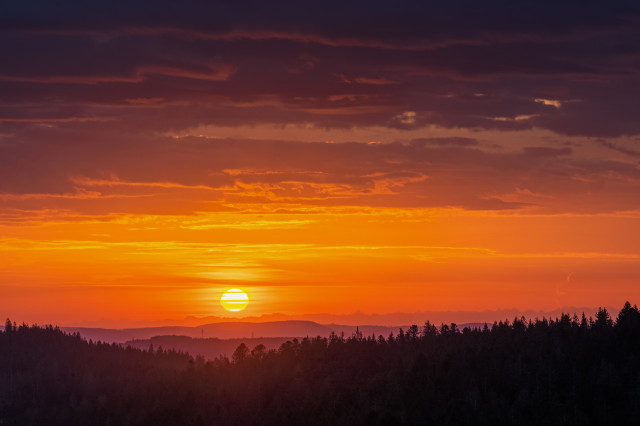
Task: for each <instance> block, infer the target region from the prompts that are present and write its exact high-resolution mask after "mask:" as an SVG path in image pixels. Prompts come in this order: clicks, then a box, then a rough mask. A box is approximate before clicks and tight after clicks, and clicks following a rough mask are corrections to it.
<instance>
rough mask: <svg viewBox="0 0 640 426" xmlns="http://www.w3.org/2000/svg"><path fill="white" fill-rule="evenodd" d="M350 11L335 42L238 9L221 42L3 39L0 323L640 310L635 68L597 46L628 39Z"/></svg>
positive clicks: (90, 32)
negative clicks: (240, 303)
mask: <svg viewBox="0 0 640 426" xmlns="http://www.w3.org/2000/svg"><path fill="white" fill-rule="evenodd" d="M381 4H382V3H381ZM193 7H196V6H193ZM198 7H200V6H198ZM202 7H204V6H202ZM211 7H214V6H211ZM219 7H222V6H219ZM225 7H226V6H225ZM229 7H231V6H229ZM309 7H311V6H309ZM371 7H372V8H376V7H382V6H380V5H378V4H377V3H376V5H372V6H371ZM387 7H388V6H387ZM347 9H348V7H347V6H345V12H344V13H345V15H344V16H346V17H348V16H351V17H352V18H353V19H352V20H348V21H349V22H351V23H352V22H357V23H358V24H357V25H355V24H354V25H351V24H350V25H349V26H347V27H342V26H341V24H340V23H336V24H335V25H333V26H327V27H324V26H322V25H320V26H317V25H307V24H309V23H308V22H307V24H305V25H302V24H300V25H292V24H291V22H289V21H288V20H286V19H283V18H282V17H281V16H276V15H273V16H271V15H270V14H271V13H273V12H271V11H265V17H264V21H261V23H256V22H254V21H252V20H246V19H247V18H246V16H245V15H244V12H243V11H238V10H236V9H233V10H230V11H227V12H228V13H226V14H221V13H216V14H212V15H211V16H213V17H215V16H227V17H229V19H228V20H226V21H225V22H224V23H218V24H219V25H218V26H216V25H214V22H212V21H211V22H210V21H209V20H208V21H207V22H206V23H203V22H201V21H200V20H198V19H196V17H197V16H199V14H201V15H202V16H209V15H207V13H208V11H200V12H198V11H195V10H192V11H188V10H187V11H186V12H185V11H182V12H180V13H183V12H184V13H185V15H184V16H182V15H181V16H182V18H180V19H178V17H175V16H174V15H166V16H165V15H163V13H162V12H161V11H159V12H158V15H157V16H156V15H149V16H147V15H146V14H142V15H139V14H137V11H135V10H134V11H132V12H131V13H132V14H131V15H126V14H123V15H122V16H120V15H119V16H120V17H116V16H115V15H114V16H109V17H104V19H102V18H101V19H98V18H97V17H96V16H93V15H91V16H84V15H82V14H78V13H76V12H74V11H72V10H68V11H49V12H47V13H44V12H43V13H44V14H43V15H40V12H38V10H33V11H31V10H30V11H24V14H23V15H24V19H22V18H21V19H17V18H16V20H14V21H12V22H14V23H13V24H12V25H13V26H12V27H11V29H8V30H7V31H6V32H3V33H2V34H0V57H11V58H13V60H12V61H3V63H2V64H0V292H1V297H0V314H1V315H5V316H8V317H11V318H12V319H16V320H18V321H27V322H40V323H45V322H46V323H49V322H53V323H58V324H79V323H83V322H90V323H92V324H97V325H105V326H109V325H113V324H119V325H122V324H124V325H126V324H134V323H136V324H137V323H140V322H141V321H142V322H144V321H163V320H182V319H184V318H185V317H188V316H196V317H207V316H229V317H233V318H243V317H256V316H260V315H271V314H274V313H282V314H289V315H292V316H293V317H296V316H304V315H308V314H319V313H327V314H349V313H352V312H354V311H356V310H358V311H362V312H364V313H366V314H386V313H392V312H415V311H470V312H475V311H477V312H481V311H486V310H500V309H512V308H513V309H516V310H520V311H526V310H535V311H550V310H555V309H558V308H563V307H597V306H618V307H619V306H621V305H622V304H623V303H624V301H626V300H630V301H631V302H632V303H640V286H639V285H638V284H639V283H640V244H639V243H638V241H640V163H639V161H638V160H639V158H640V150H639V149H638V146H639V143H640V126H639V125H638V120H637V117H638V116H639V115H638V114H640V110H639V109H638V103H637V99H638V97H640V92H639V89H638V88H639V87H640V84H637V83H638V81H639V79H638V71H637V63H638V62H637V58H636V59H635V62H634V59H633V58H634V57H635V56H633V55H632V54H631V53H629V52H627V54H622V53H620V52H621V50H620V49H622V48H620V49H614V48H610V47H607V46H618V44H619V43H622V42H623V41H624V40H627V39H628V35H629V32H630V31H631V32H633V31H636V32H637V26H635V27H629V26H627V24H626V21H625V20H624V19H622V18H619V17H618V16H617V15H612V16H608V15H607V17H605V16H602V19H603V22H599V21H598V20H597V19H586V20H584V21H583V20H582V18H583V17H581V15H580V14H571V15H567V16H564V15H562V16H560V15H561V14H560V15H554V16H550V15H548V16H547V15H545V16H543V17H538V18H539V19H534V20H532V21H531V22H529V21H526V22H528V24H526V25H525V24H522V25H520V26H519V28H513V27H512V26H505V25H502V24H500V19H501V18H500V17H501V16H502V15H500V14H499V13H489V11H488V12H487V14H488V15H487V16H486V18H487V19H478V17H476V16H466V15H460V16H458V11H454V10H449V11H447V10H448V9H447V7H444V6H443V9H442V10H440V11H438V12H437V13H440V14H443V15H442V16H439V15H438V16H436V17H435V18H433V19H434V21H433V22H432V24H431V25H426V24H425V25H420V26H419V27H413V26H411V25H409V24H410V23H407V24H406V25H409V26H406V25H404V24H402V22H403V21H402V19H403V18H402V16H406V15H401V16H398V17H396V18H397V19H395V20H394V21H393V22H386V21H385V22H382V21H384V20H385V19H386V18H385V17H386V16H387V13H379V14H376V13H371V16H366V17H360V16H359V14H360V12H359V11H356V10H350V9H348V10H347ZM185 10H186V9H185ZM376 10H377V9H376ZM63 12H64V13H63ZM241 12H242V13H241ZM299 12H300V11H299V10H297V9H296V10H294V11H292V12H291V13H292V14H293V15H295V14H296V13H299ZM494 12H497V11H494ZM56 13H61V14H63V16H64V19H63V20H61V19H57V18H56V17H55V16H56V15H55V14H56ZM176 13H178V12H176ZM300 13H301V12H300ZM415 13H418V11H416V12H415ZM434 13H435V12H434ZM513 13H515V12H513ZM530 13H535V11H529V12H527V14H525V15H523V16H529V15H530ZM30 14H33V16H32V15H30ZM50 14H52V15H51V16H50ZM418 14H419V13H418ZM23 15H21V16H23ZM352 15H353V16H352ZM356 15H357V16H358V19H355V17H356ZM432 15H433V13H427V14H426V15H425V16H423V17H422V18H424V19H425V20H426V21H425V22H427V21H428V20H429V19H431V17H432ZM454 15H455V16H456V19H453V18H451V17H452V16H454ZM61 16H62V15H61ZM125 16H126V17H127V18H126V19H125V18H124V17H125ZM313 16H314V14H313V13H311V14H306V13H305V14H302V15H300V21H299V22H301V23H305V22H306V21H305V20H306V19H313V18H312V17H313ZM420 16H422V15H420ZM433 16H435V15H433ZM310 17H311V18H310ZM509 17H510V18H509V19H511V15H509ZM36 18H37V19H36ZM360 18H361V19H360ZM436 18H437V19H436ZM605 18H606V19H605ZM30 19H33V22H31V23H30V21H29V20H30ZM94 19H96V21H95V22H94V21H93V20H94ZM212 19H214V18H212ZM554 19H556V20H557V21H555V20H554ZM48 20H50V21H48ZM120 20H122V21H120ZM380 20H382V21H380ZM494 20H497V21H495V22H494ZM543 20H546V21H544V25H543V24H542V23H540V22H543ZM45 21H46V22H45ZM369 21H371V22H369ZM379 21H380V22H379ZM38 22H39V23H40V24H37V23H38ZM47 22H48V23H47ZM345 22H347V21H345ZM444 23H446V25H444ZM45 24H46V25H45ZM441 24H442V25H441ZM39 25H42V27H39ZM87 25H89V26H88V27H87ZM601 25H602V27H601ZM330 28H332V29H330ZM372 28H384V31H382V30H381V31H380V32H379V33H378V32H376V31H372V30H371V29H372ZM602 28H606V31H603V30H602ZM569 34H570V35H569ZM596 45H597V46H600V47H599V48H598V49H596V50H593V51H591V50H589V49H591V47H592V46H596ZM20 52H30V54H29V55H24V54H21V53H20ZM634 64H635V65H634ZM229 288H241V289H244V290H245V291H247V292H248V293H249V296H250V299H251V303H250V304H249V306H248V307H247V308H246V309H245V310H244V311H242V312H239V313H233V314H232V313H229V312H225V311H224V310H223V308H222V307H221V305H220V303H219V299H220V296H221V294H222V293H223V292H224V291H225V290H227V289H229ZM425 319H426V318H425Z"/></svg>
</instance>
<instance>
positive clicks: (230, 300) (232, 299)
mask: <svg viewBox="0 0 640 426" xmlns="http://www.w3.org/2000/svg"><path fill="white" fill-rule="evenodd" d="M220 304H221V305H222V307H223V308H225V309H226V310H227V311H231V312H240V311H241V310H243V309H244V308H246V307H247V305H248V304H249V296H247V293H245V292H244V291H242V290H240V289H239V288H232V289H229V290H227V291H226V292H225V293H224V294H223V295H222V297H221V298H220Z"/></svg>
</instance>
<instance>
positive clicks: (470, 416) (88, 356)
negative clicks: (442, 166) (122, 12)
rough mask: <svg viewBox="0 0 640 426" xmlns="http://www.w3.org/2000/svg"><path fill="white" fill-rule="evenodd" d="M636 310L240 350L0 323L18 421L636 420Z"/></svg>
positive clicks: (639, 406) (1, 383) (3, 364)
mask: <svg viewBox="0 0 640 426" xmlns="http://www.w3.org/2000/svg"><path fill="white" fill-rule="evenodd" d="M639 421H640V312H638V309H637V308H636V307H635V306H634V307H631V306H630V305H629V304H626V305H625V307H624V308H623V309H622V310H621V311H620V313H619V315H618V316H617V318H616V319H615V321H613V320H612V318H611V317H610V316H609V314H608V312H607V311H606V310H604V309H601V310H599V311H598V312H597V314H596V318H595V319H587V318H585V317H584V316H583V317H582V318H578V317H577V316H574V317H570V316H568V315H562V316H561V317H560V318H557V319H555V320H546V319H542V320H536V321H533V322H531V321H525V320H524V319H523V318H520V319H517V318H516V319H514V320H513V321H512V322H509V321H506V322H500V323H495V324H493V327H492V328H489V327H483V328H482V329H476V330H472V329H470V328H464V329H462V330H460V329H459V327H457V326H456V325H455V324H450V325H444V324H443V325H442V326H440V327H436V326H434V325H433V324H431V323H429V322H427V323H425V324H424V326H423V327H418V326H411V327H410V328H409V329H408V330H401V331H400V332H398V333H397V334H396V335H389V336H377V337H375V336H365V335H363V334H362V333H359V332H358V333H356V334H354V335H352V336H349V337H347V338H345V337H341V336H338V335H335V334H334V335H331V336H330V337H328V338H323V337H320V338H311V339H309V338H305V339H302V340H298V339H294V340H292V341H287V342H285V343H283V344H282V345H281V346H280V347H279V348H278V349H277V350H268V349H267V348H266V347H264V346H261V345H259V346H257V347H254V348H250V347H248V346H246V344H240V345H239V346H238V347H237V348H236V350H235V351H234V353H233V355H232V358H231V360H229V359H227V358H219V359H216V360H214V361H211V362H205V361H204V359H203V358H202V357H198V358H196V359H193V358H192V357H191V356H189V355H187V354H183V353H178V352H176V351H173V350H164V349H161V348H157V347H155V348H153V349H152V350H139V349H134V348H131V347H128V348H123V347H121V346H118V345H115V344H112V345H108V344H96V343H88V342H86V341H84V340H83V339H81V338H80V337H79V335H77V334H76V335H65V334H64V333H63V332H62V331H60V330H59V329H56V328H53V327H46V328H39V327H29V326H26V325H23V326H19V327H17V326H15V325H12V324H10V323H9V324H7V327H6V330H5V331H4V332H3V333H0V423H2V424H11V425H40V424H41V425H75V424H77V425H88V424H91V425H129V424H136V425H165V424H166V425H178V424H179V425H242V424H255V425H263V424H264V425H283V424H296V425H297V424H305V425H306V424H311V425H313V424H318V425H325V424H326V425H336V424H337V425H340V424H345V425H346V424H348V425H359V424H362V425H365V424H366V425H393V424H407V425H424V424H450V425H459V424H474V425H475V424H486V425H503V424H518V425H519V424H531V425H540V424H544V425H548V424H552V425H553V424H563V425H565V424H566V425H573V424H576V425H585V424H586V425H589V424H598V425H599V424H605V425H606V424H611V425H618V424H639V423H638V422H639Z"/></svg>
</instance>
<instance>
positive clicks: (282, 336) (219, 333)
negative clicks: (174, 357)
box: [60, 321, 484, 359]
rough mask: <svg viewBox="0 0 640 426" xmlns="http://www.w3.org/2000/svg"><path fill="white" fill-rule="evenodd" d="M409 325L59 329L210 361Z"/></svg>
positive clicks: (263, 324) (395, 331) (300, 323)
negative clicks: (242, 349)
mask: <svg viewBox="0 0 640 426" xmlns="http://www.w3.org/2000/svg"><path fill="white" fill-rule="evenodd" d="M482 326H484V324H483V323H467V324H460V325H459V327H460V328H461V329H462V328H464V327H470V328H474V327H482ZM400 328H402V329H403V330H405V331H406V330H407V329H408V328H409V326H402V327H387V326H377V325H363V326H354V325H342V324H318V323H316V322H313V321H271V322H237V321H234V322H220V323H213V324H203V325H200V326H195V327H182V326H168V327H145V328H125V329H106V328H87V327H60V329H61V330H62V331H64V332H66V333H80V335H81V336H82V337H83V338H84V339H86V340H92V341H94V342H97V341H101V342H108V343H120V344H124V345H125V346H132V347H134V348H138V349H145V350H146V349H148V348H149V346H151V345H153V347H154V348H155V349H158V347H162V348H163V349H175V350H178V351H183V352H188V353H190V354H191V355H193V356H196V355H202V356H204V357H205V358H207V359H212V358H216V357H218V356H220V355H226V356H228V357H229V356H231V354H232V353H233V351H234V350H235V349H236V348H237V347H238V345H240V343H245V344H246V345H247V346H248V347H249V348H250V349H252V348H254V347H255V346H257V345H260V344H262V345H264V346H265V347H266V348H267V349H277V348H278V347H280V345H281V344H282V343H284V342H286V341H287V340H290V339H293V338H299V339H302V338H304V337H317V336H321V337H328V336H329V335H331V333H336V334H338V335H340V334H341V333H344V335H345V336H347V337H348V336H351V335H352V334H354V333H356V331H358V330H359V331H360V332H361V333H362V334H363V335H364V336H371V335H375V336H376V337H377V336H379V335H383V336H385V337H387V336H388V335H389V334H390V333H393V334H394V335H397V334H398V332H399V329H400Z"/></svg>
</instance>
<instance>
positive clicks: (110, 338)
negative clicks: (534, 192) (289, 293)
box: [60, 321, 408, 343]
mask: <svg viewBox="0 0 640 426" xmlns="http://www.w3.org/2000/svg"><path fill="white" fill-rule="evenodd" d="M60 328H61V330H63V331H65V332H67V333H76V332H78V333H80V335H81V336H82V337H84V338H85V339H87V340H89V339H91V340H94V341H98V340H100V341H103V342H110V343H111V342H115V343H124V342H127V341H130V340H136V339H150V338H152V337H155V336H169V335H172V336H187V337H192V338H217V339H239V338H258V337H260V338H265V337H267V338H272V337H290V338H292V337H306V336H309V337H316V336H323V337H326V336H329V335H330V334H331V333H332V332H334V333H336V334H340V333H345V335H350V334H352V333H355V332H356V329H359V330H360V332H362V334H364V335H367V336H370V335H372V334H375V335H376V336H377V335H380V334H382V335H385V336H386V335H388V334H389V333H392V332H393V333H394V334H397V333H398V330H399V327H387V326H375V325H364V326H354V325H340V324H318V323H316V322H313V321H270V322H238V321H230V322H219V323H213V324H203V325H199V326H194V327H183V326H167V327H144V328H124V329H107V328H87V327H60ZM403 328H404V329H405V330H406V329H407V328H408V326H404V327H403Z"/></svg>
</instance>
